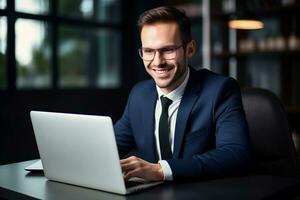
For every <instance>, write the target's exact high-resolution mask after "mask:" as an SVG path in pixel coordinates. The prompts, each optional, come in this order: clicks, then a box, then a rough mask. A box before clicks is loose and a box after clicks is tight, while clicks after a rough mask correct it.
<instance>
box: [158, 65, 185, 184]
mask: <svg viewBox="0 0 300 200" xmlns="http://www.w3.org/2000/svg"><path fill="white" fill-rule="evenodd" d="M187 70H188V72H187V75H186V77H185V79H184V81H183V82H182V83H181V84H180V85H179V86H178V87H177V88H176V89H175V90H173V91H172V92H170V93H169V94H167V95H165V94H164V93H163V92H162V90H161V89H160V88H159V87H158V86H156V90H157V93H158V98H157V101H156V107H155V131H154V134H155V141H156V150H157V154H158V156H159V164H160V165H161V167H162V170H163V174H164V180H169V181H171V180H173V175H172V170H171V167H170V165H169V164H168V162H167V161H165V160H161V154H160V145H159V133H158V130H159V127H158V126H159V118H160V115H161V101H160V97H161V96H165V97H168V98H169V99H171V100H172V104H171V105H170V106H169V110H168V114H169V125H170V133H169V141H170V144H171V150H172V152H173V151H174V137H175V125H176V119H177V112H178V108H179V105H180V102H181V98H182V95H183V93H184V90H185V88H186V85H187V82H188V80H189V76H190V70H189V68H187Z"/></svg>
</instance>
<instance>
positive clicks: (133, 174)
mask: <svg viewBox="0 0 300 200" xmlns="http://www.w3.org/2000/svg"><path fill="white" fill-rule="evenodd" d="M140 172H141V169H140V168H137V169H134V170H131V171H128V172H127V173H125V176H124V178H125V179H126V180H128V179H130V178H132V177H139V176H140Z"/></svg>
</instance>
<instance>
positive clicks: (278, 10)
mask: <svg viewBox="0 0 300 200" xmlns="http://www.w3.org/2000/svg"><path fill="white" fill-rule="evenodd" d="M299 10H300V3H296V4H293V5H287V6H271V7H270V8H264V9H260V10H256V11H254V12H252V13H253V14H254V15H258V16H261V17H268V16H270V17H273V16H274V15H277V16H278V17H281V15H283V14H287V15H291V13H295V14H298V13H299Z"/></svg>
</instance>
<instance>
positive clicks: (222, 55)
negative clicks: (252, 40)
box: [212, 50, 300, 58]
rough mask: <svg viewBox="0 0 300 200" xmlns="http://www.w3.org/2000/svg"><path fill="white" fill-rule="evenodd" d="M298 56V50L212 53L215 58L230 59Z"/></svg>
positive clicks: (299, 53) (299, 52) (299, 51)
mask: <svg viewBox="0 0 300 200" xmlns="http://www.w3.org/2000/svg"><path fill="white" fill-rule="evenodd" d="M296 55H300V50H295V51H255V52H240V53H229V52H224V53H218V54H215V53H212V57H215V58H230V57H244V56H296Z"/></svg>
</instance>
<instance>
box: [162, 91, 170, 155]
mask: <svg viewBox="0 0 300 200" xmlns="http://www.w3.org/2000/svg"><path fill="white" fill-rule="evenodd" d="M160 101H161V115H160V119H159V145H160V154H161V159H162V160H166V159H171V158H172V151H171V145H170V142H169V122H168V121H169V113H168V109H169V106H170V105H171V103H172V100H170V99H168V98H167V97H163V96H161V97H160Z"/></svg>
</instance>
